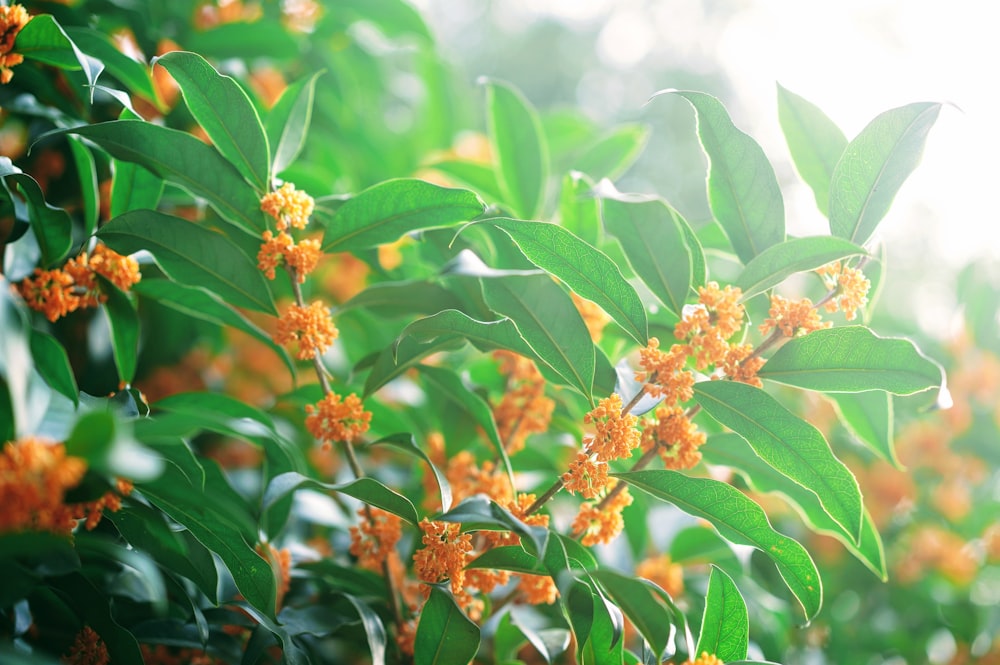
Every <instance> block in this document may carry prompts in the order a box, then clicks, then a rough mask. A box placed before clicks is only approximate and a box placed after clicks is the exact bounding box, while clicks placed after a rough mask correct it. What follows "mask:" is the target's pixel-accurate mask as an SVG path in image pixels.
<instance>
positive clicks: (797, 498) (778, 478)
mask: <svg viewBox="0 0 1000 665" xmlns="http://www.w3.org/2000/svg"><path fill="white" fill-rule="evenodd" d="M699 450H701V453H702V456H703V459H704V460H705V462H707V463H708V464H718V465H722V466H727V467H729V468H731V469H733V470H734V471H736V472H737V473H739V474H740V475H741V476H743V478H744V480H745V481H746V482H747V484H748V485H749V486H750V487H751V488H752V489H753V490H754V491H757V492H772V493H775V494H779V495H780V496H782V497H784V498H785V500H786V501H788V503H789V504H790V505H791V506H792V507H793V508H795V510H796V511H797V512H798V513H799V515H800V516H801V517H802V519H803V521H805V523H806V524H807V525H808V526H809V528H810V529H812V530H813V531H815V532H816V533H821V534H824V535H827V536H832V537H833V538H836V539H837V540H839V541H840V542H841V543H842V544H843V545H844V547H846V548H847V550H848V551H850V552H851V554H853V555H854V556H855V557H856V558H857V559H858V561H860V562H861V563H863V564H864V565H865V566H866V567H867V568H868V569H869V570H871V571H872V572H873V573H875V575H877V576H878V577H879V579H881V580H885V579H887V573H886V563H885V552H884V551H883V548H882V538H881V537H880V536H879V533H878V530H877V529H876V528H875V525H874V523H873V522H872V521H871V516H870V515H868V513H867V511H866V512H865V514H864V518H863V522H862V525H861V539H860V541H859V542H858V543H855V542H854V536H853V535H851V534H848V533H847V531H845V530H844V527H843V526H841V525H840V524H837V522H835V521H834V520H833V518H832V517H830V516H829V515H828V514H827V512H826V511H825V510H824V509H823V506H822V504H820V502H819V499H817V497H816V495H815V494H814V493H813V492H810V491H809V490H808V489H806V488H804V487H802V486H801V485H799V484H798V483H796V482H794V481H792V480H791V479H789V478H788V477H787V476H784V475H782V474H781V473H779V472H778V471H777V470H776V469H775V468H774V467H772V466H771V465H769V464H768V463H767V462H765V461H764V460H762V459H761V458H760V457H758V456H757V454H756V453H755V452H754V451H753V449H752V448H751V447H750V444H748V443H747V442H746V440H745V439H744V438H743V437H741V436H739V435H738V434H733V433H726V434H716V435H714V436H712V437H710V438H709V440H708V442H707V443H706V444H705V445H703V446H702V447H701V448H700V449H699Z"/></svg>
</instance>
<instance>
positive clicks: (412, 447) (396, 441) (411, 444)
mask: <svg viewBox="0 0 1000 665" xmlns="http://www.w3.org/2000/svg"><path fill="white" fill-rule="evenodd" d="M440 371H444V370H440ZM493 428H494V429H496V425H494V426H493ZM368 445H369V446H391V447H392V448H395V449H396V450H401V451H403V452H404V453H406V454H408V455H413V456H414V457H419V458H420V459H422V460H423V461H424V462H426V463H427V466H428V468H429V469H430V470H431V473H432V474H433V475H434V480H435V482H437V486H438V491H439V492H440V493H441V510H448V509H449V508H451V485H449V484H448V479H447V478H446V477H445V475H444V474H443V473H441V470H440V469H438V468H437V466H435V465H434V462H433V461H431V458H430V457H429V456H428V455H427V453H426V452H424V449H423V448H421V447H420V446H418V445H417V442H416V439H414V437H413V435H412V434H408V433H406V432H400V433H398V434H390V435H389V436H384V437H382V438H381V439H379V440H377V441H372V442H371V443H369V444H368Z"/></svg>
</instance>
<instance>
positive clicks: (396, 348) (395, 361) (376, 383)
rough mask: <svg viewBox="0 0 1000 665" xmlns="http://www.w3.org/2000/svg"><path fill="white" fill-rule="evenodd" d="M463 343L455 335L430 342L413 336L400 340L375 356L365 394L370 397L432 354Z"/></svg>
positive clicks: (452, 348)
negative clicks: (420, 340) (421, 340)
mask: <svg viewBox="0 0 1000 665" xmlns="http://www.w3.org/2000/svg"><path fill="white" fill-rule="evenodd" d="M462 344H463V342H462V340H461V339H459V338H458V337H453V336H442V337H437V338H435V339H433V340H431V341H428V342H418V341H416V340H415V339H413V338H412V337H408V338H406V339H401V340H399V341H398V342H397V343H396V344H394V345H390V346H388V347H387V348H385V349H383V350H382V351H381V352H380V353H379V354H378V355H377V356H376V357H375V360H374V363H373V364H372V370H371V372H369V374H368V378H366V379H365V390H364V395H363V396H364V397H368V396H369V395H371V394H372V393H374V392H375V391H376V390H378V389H379V388H381V387H382V386H384V385H385V384H387V383H389V382H390V381H392V380H393V379H395V378H396V377H397V376H399V375H400V374H402V373H403V372H405V371H406V370H408V369H410V368H411V367H413V366H414V365H416V364H417V363H419V362H420V361H421V360H423V359H424V358H425V357H427V356H429V355H430V354H432V353H437V352H439V351H450V350H454V349H457V348H459V347H461V346H462Z"/></svg>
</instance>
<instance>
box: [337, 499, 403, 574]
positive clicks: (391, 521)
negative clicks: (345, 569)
mask: <svg viewBox="0 0 1000 665" xmlns="http://www.w3.org/2000/svg"><path fill="white" fill-rule="evenodd" d="M369 513H370V515H371V519H368V515H369ZM358 515H359V516H360V517H361V518H362V519H361V521H360V522H359V523H358V524H357V525H356V526H352V527H351V547H350V550H349V551H350V553H351V554H352V555H354V556H356V557H357V558H358V565H359V566H361V567H362V568H367V569H368V570H371V571H373V572H376V573H379V574H381V573H382V566H383V564H385V563H386V562H387V561H389V559H390V558H397V559H398V556H399V555H398V554H397V553H396V544H397V543H398V542H399V539H400V538H402V537H403V521H402V519H400V518H399V517H398V516H397V515H393V514H392V513H390V512H387V511H385V510H382V509H380V508H369V509H368V510H367V511H366V510H365V509H364V508H362V509H360V510H358Z"/></svg>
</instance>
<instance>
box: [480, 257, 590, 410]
mask: <svg viewBox="0 0 1000 665" xmlns="http://www.w3.org/2000/svg"><path fill="white" fill-rule="evenodd" d="M482 283H483V294H484V296H485V297H486V303H487V304H488V305H489V306H490V308H491V309H493V310H494V311H495V312H497V313H499V314H502V315H504V316H508V317H510V318H511V319H512V320H513V321H514V323H515V324H516V325H517V329H518V331H519V332H520V333H521V336H522V337H523V338H524V339H525V340H526V341H527V342H528V344H529V345H531V348H532V349H534V351H535V354H537V355H538V356H539V357H540V358H541V359H542V360H543V361H544V362H545V363H546V364H548V365H549V366H550V367H552V369H554V370H555V371H556V372H558V373H559V375H560V376H562V377H563V378H564V379H565V380H566V381H567V383H569V385H571V386H573V387H574V388H576V389H577V390H579V391H580V392H581V393H582V394H583V395H584V396H585V397H587V398H588V399H589V398H590V394H591V391H592V387H593V383H594V367H595V360H594V343H593V342H592V341H591V339H590V333H589V332H587V326H585V325H584V323H583V319H581V318H580V314H579V313H578V312H577V310H576V306H575V305H573V301H572V300H571V299H570V297H569V296H568V295H566V293H565V292H564V291H563V290H562V289H561V288H560V287H559V285H557V284H556V283H555V282H553V281H552V279H551V278H550V277H548V276H547V275H516V276H514V275H512V276H507V277H503V278H500V279H483V280H482Z"/></svg>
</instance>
